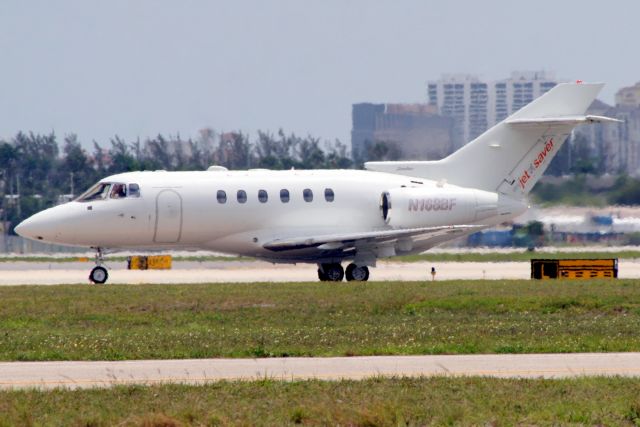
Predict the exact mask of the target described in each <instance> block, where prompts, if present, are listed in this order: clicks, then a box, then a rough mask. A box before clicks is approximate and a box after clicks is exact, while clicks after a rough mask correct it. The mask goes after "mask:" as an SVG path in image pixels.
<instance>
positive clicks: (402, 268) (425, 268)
mask: <svg viewBox="0 0 640 427" xmlns="http://www.w3.org/2000/svg"><path fill="white" fill-rule="evenodd" d="M107 265H108V266H109V267H111V268H110V270H109V281H108V283H109V284H114V283H115V284H142V283H159V284H171V283H219V282H316V281H317V280H318V279H317V272H316V269H317V267H316V266H315V265H308V264H299V265H273V264H269V263H266V262H260V261H239V262H237V261H215V262H176V263H174V268H173V269H171V270H164V271H163V270H146V271H135V270H126V269H125V268H124V262H120V263H109V264H107ZM92 267H93V264H92V263H89V262H85V263H80V262H72V263H55V262H53V263H46V262H44V263H36V262H2V263H0V285H22V284H33V285H54V284H76V283H85V284H86V283H89V280H88V277H89V271H90V270H91V268H92ZM431 267H435V268H436V272H437V273H436V280H452V279H466V280H474V279H528V278H529V277H530V271H531V270H530V269H531V267H530V263H529V262H495V263H494V262H415V263H408V262H380V263H378V267H377V268H372V269H371V276H370V280H374V281H377V280H382V281H390V280H403V281H430V280H431ZM619 277H620V278H627V279H631V278H640V261H638V260H621V261H620V263H619Z"/></svg>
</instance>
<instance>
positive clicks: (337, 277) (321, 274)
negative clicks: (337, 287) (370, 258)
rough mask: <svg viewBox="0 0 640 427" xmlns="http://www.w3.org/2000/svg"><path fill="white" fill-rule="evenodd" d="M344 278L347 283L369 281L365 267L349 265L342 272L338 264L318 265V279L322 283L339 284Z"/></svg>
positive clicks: (367, 270) (367, 269)
mask: <svg viewBox="0 0 640 427" xmlns="http://www.w3.org/2000/svg"><path fill="white" fill-rule="evenodd" d="M344 277H346V278H347V281H349V282H351V281H356V282H366V281H367V280H369V268H367V266H366V265H362V266H358V265H356V264H353V263H351V264H349V265H348V266H347V270H346V271H345V270H343V268H342V265H340V264H339V263H331V264H320V265H319V266H318V278H319V279H320V281H322V282H341V281H342V279H343V278H344Z"/></svg>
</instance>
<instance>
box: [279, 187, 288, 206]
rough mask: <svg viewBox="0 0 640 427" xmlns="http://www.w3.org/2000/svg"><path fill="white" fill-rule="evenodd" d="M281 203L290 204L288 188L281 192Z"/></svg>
mask: <svg viewBox="0 0 640 427" xmlns="http://www.w3.org/2000/svg"><path fill="white" fill-rule="evenodd" d="M280 201H281V202H282V203H289V190H287V189H286V188H283V189H282V190H280Z"/></svg>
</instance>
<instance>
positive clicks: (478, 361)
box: [0, 353, 640, 389]
mask: <svg viewBox="0 0 640 427" xmlns="http://www.w3.org/2000/svg"><path fill="white" fill-rule="evenodd" d="M420 376H425V377H429V376H484V377H497V378H571V377H581V376H625V377H640V353H562V354H488V355H432V356H363V357H328V358H301V357H287V358H265V359H184V360H131V361H113V362H107V361H64V362H2V363H0V388H2V389H17V388H40V389H50V388H57V387H64V388H72V389H75V388H92V387H111V386H115V385H130V384H142V385H152V384H166V383H184V384H205V383H210V382H215V381H222V380H244V381H251V380H263V379H265V378H267V379H274V380H285V381H287V380H288V381H290V380H305V379H320V380H341V379H355V380H359V379H365V378H370V377H420Z"/></svg>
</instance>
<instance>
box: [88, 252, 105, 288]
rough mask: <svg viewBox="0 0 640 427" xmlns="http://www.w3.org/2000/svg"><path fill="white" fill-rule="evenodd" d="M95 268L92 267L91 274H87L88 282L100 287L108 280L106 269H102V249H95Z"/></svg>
mask: <svg viewBox="0 0 640 427" xmlns="http://www.w3.org/2000/svg"><path fill="white" fill-rule="evenodd" d="M95 263H96V266H95V267H93V270H91V273H89V280H90V281H91V282H92V283H96V284H98V285H101V284H103V283H106V282H107V279H108V278H109V273H108V272H107V269H106V268H105V267H103V264H104V254H103V252H102V248H96V258H95Z"/></svg>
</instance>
